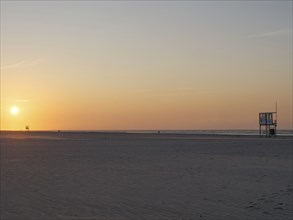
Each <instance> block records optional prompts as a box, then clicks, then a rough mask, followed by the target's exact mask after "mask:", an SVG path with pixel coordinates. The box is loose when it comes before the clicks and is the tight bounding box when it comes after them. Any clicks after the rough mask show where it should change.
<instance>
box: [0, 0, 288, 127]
mask: <svg viewBox="0 0 293 220" xmlns="http://www.w3.org/2000/svg"><path fill="white" fill-rule="evenodd" d="M292 101H293V100H292V1H205V2H204V1H110V2H109V1H40V2H37V1H2V0H1V130H24V129H25V126H26V125H29V126H30V128H31V130H134V129H139V130H149V129H170V130H172V129H175V130H176V129H192V130H193V129H194V130H202V129H258V126H259V125H258V114H259V112H267V111H275V103H276V102H277V103H278V128H279V129H293V127H292V126H293V125H292V121H293V119H292ZM16 109H17V110H16Z"/></svg>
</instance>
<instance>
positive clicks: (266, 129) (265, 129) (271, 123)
mask: <svg viewBox="0 0 293 220" xmlns="http://www.w3.org/2000/svg"><path fill="white" fill-rule="evenodd" d="M276 135H277V107H276V111H275V112H260V113H259V136H260V137H261V136H266V137H272V136H276Z"/></svg>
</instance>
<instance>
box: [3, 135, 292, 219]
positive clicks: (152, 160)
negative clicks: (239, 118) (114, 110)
mask: <svg viewBox="0 0 293 220" xmlns="http://www.w3.org/2000/svg"><path fill="white" fill-rule="evenodd" d="M292 190H293V187H292V137H273V138H264V137H263V138H260V137H258V136H236V135H234V136H229V135H225V136H224V135H191V134H143V133H140V134H132V133H119V132H117V133H110V132H109V133H107V132H1V194H0V195H1V220H30V219H38V220H43V219H44V220H55V219H56V220H57V219H70V220H71V219H72V220H75V219H76V220H77V219H80V220H82V219H97V220H99V219H103V220H104V219H112V220H116V219H119V220H120V219H121V220H122V219H125V220H126V219H127V220H129V219H146V220H148V219H160V220H164V219H166V220H167V219H168V220H169V219H172V220H174V219H178V220H179V219H182V220H183V219H184V220H185V219H186V220H187V219H188V220H190V219H200V220H201V219H202V220H230V219H231V220H286V219H288V220H289V219H292V217H293V211H292V206H293V201H292Z"/></svg>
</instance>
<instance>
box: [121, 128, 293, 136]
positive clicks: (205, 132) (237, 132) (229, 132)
mask: <svg viewBox="0 0 293 220" xmlns="http://www.w3.org/2000/svg"><path fill="white" fill-rule="evenodd" d="M117 132H119V131H117ZM121 132H127V133H161V134H197V135H241V136H242V135H249V136H251V135H252V136H254V135H255V136H257V135H259V130H126V131H121ZM262 134H263V133H262ZM276 134H277V136H292V137H293V130H277V132H276Z"/></svg>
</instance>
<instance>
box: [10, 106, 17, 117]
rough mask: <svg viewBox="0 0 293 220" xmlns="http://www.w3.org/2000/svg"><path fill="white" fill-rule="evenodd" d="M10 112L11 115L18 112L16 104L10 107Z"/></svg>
mask: <svg viewBox="0 0 293 220" xmlns="http://www.w3.org/2000/svg"><path fill="white" fill-rule="evenodd" d="M10 113H11V114H12V115H17V114H18V113H19V108H18V107H16V106H13V107H12V108H11V109H10Z"/></svg>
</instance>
